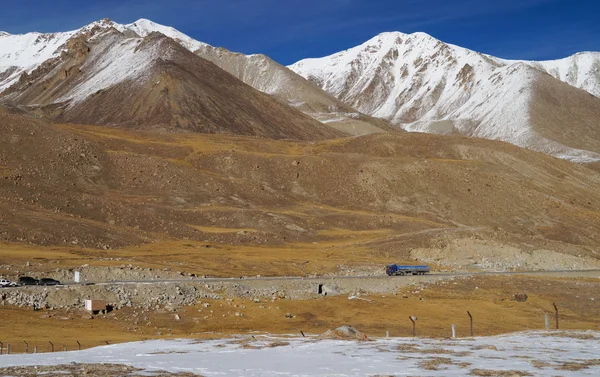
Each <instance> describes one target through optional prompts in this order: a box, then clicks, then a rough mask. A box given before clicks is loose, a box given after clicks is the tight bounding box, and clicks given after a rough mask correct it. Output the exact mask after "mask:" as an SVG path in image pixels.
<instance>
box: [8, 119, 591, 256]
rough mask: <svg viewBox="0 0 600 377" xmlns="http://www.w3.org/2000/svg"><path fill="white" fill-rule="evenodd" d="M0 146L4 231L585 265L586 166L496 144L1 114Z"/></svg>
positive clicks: (80, 241)
mask: <svg viewBox="0 0 600 377" xmlns="http://www.w3.org/2000/svg"><path fill="white" fill-rule="evenodd" d="M0 143H2V145H3V146H4V147H3V148H2V149H0V165H2V166H1V167H0V169H1V170H0V171H1V173H2V179H0V208H1V209H2V210H1V211H0V237H1V239H2V240H4V241H8V242H27V243H33V244H37V245H48V246H50V245H64V246H66V245H69V246H71V247H75V248H79V247H87V248H120V247H126V246H128V245H129V246H131V245H136V244H142V243H150V242H158V243H159V244H163V243H164V245H165V246H163V247H162V248H160V247H159V246H157V248H158V249H157V250H162V251H161V252H160V253H159V254H157V255H156V257H158V258H163V259H164V258H165V254H164V253H165V252H166V250H170V251H169V253H171V254H173V256H172V257H170V258H175V259H174V260H177V258H178V257H177V256H176V254H177V250H179V249H178V248H181V247H184V244H185V245H192V246H190V247H192V248H195V247H196V246H201V245H205V244H209V245H212V246H213V247H216V248H217V249H216V253H217V254H218V255H220V257H223V258H225V257H226V255H227V254H228V253H230V252H231V253H234V251H235V252H240V251H242V250H249V249H244V248H248V247H251V248H254V249H252V250H253V253H259V254H260V255H261V257H260V258H262V257H265V258H270V259H273V260H278V262H277V263H284V261H283V260H281V258H283V259H285V258H290V257H289V255H293V256H292V257H291V258H292V259H293V261H292V260H290V261H289V262H290V263H292V262H293V263H297V262H298V263H300V262H299V261H301V260H303V258H308V259H307V260H310V258H312V257H308V255H312V254H306V255H305V256H303V252H304V251H305V250H308V249H310V250H313V249H314V250H313V251H311V253H314V252H317V254H318V252H323V251H328V252H331V253H332V254H331V255H338V256H340V257H342V258H343V259H345V260H347V262H348V263H351V262H352V261H353V260H357V259H361V260H364V259H365V258H367V259H368V258H378V259H382V258H384V259H388V260H390V259H392V260H397V261H410V260H412V259H413V258H419V259H421V260H425V261H430V262H431V261H434V262H433V263H436V264H445V263H453V262H452V261H455V260H458V258H462V260H466V261H470V262H464V263H466V264H469V263H482V264H483V266H484V267H485V266H487V267H490V266H492V267H494V266H496V265H494V264H492V265H488V264H489V263H491V262H490V261H494V260H496V261H497V260H502V261H505V262H506V261H510V262H511V263H512V262H514V263H513V264H516V265H518V266H521V268H528V267H529V268H540V267H547V268H558V267H560V266H562V265H561V263H563V264H564V263H567V264H568V265H566V266H562V267H567V268H569V267H588V266H591V265H596V264H597V258H598V256H597V254H596V251H595V250H596V249H597V248H598V245H599V243H600V239H599V236H598V234H599V232H598V230H600V202H598V200H597V199H598V198H599V197H600V174H598V173H596V172H594V171H592V170H589V169H586V168H584V167H581V166H577V165H574V164H572V163H569V162H566V161H562V160H558V159H555V158H552V157H548V156H546V155H544V154H541V153H537V152H532V151H528V150H524V149H520V148H518V147H515V146H512V145H509V144H506V143H502V142H494V141H487V140H480V139H470V138H463V137H458V136H456V137H454V136H439V135H427V134H397V135H392V134H375V135H369V136H363V137H359V138H352V139H337V140H331V141H324V142H320V143H316V144H314V143H304V142H291V141H274V140H265V139H255V138H246V137H238V136H236V137H234V136H222V135H198V134H187V135H179V134H156V133H140V132H132V131H123V130H118V129H114V128H106V127H94V126H75V125H69V126H66V125H65V126H60V127H57V126H54V125H52V124H48V123H45V122H42V121H37V120H33V119H30V118H25V117H22V116H19V115H14V114H6V113H3V114H1V115H0ZM173 242H175V243H177V242H181V244H173ZM314 242H318V244H313V243H314ZM167 243H168V244H167ZM74 245H76V246H74ZM75 250H78V249H75ZM194 250H195V249H194ZM236 250H237V251H236ZM284 250H287V251H286V252H284ZM294 250H296V251H295V252H294ZM75 252H77V251H75ZM81 252H83V250H81ZM207 252H208V251H207ZM289 252H291V254H290V253H289ZM91 253H92V254H91V255H104V254H95V252H91ZM282 253H283V254H282ZM464 253H467V254H466V255H465V254H464ZM171 254H169V255H171ZM567 254H569V255H570V256H569V257H568V258H570V259H564V258H563V257H561V255H562V256H566V255H567ZM105 255H106V257H110V254H105ZM195 255H197V256H198V257H200V256H201V255H202V252H199V254H195ZM211 255H212V254H211ZM232 255H233V254H232ZM244 255H246V254H244ZM282 255H286V257H283V256H282ZM315 255H316V254H315ZM318 255H321V254H318ZM323 255H325V254H323ZM323 255H321V256H320V257H319V258H321V257H324V256H323ZM327 255H329V254H327ZM549 255H550V257H549ZM278 256H281V258H279V257H278ZM148 258H150V256H148ZM257 258H258V256H257ZM528 258H529V259H528ZM531 258H533V259H531ZM536 258H537V259H536ZM565 258H566V257H565ZM286 260H287V259H286ZM193 261H194V262H193V263H199V264H198V266H199V267H198V268H201V265H202V263H201V260H200V259H198V260H196V259H194V260H193ZM523 261H525V262H523ZM565 261H566V262H565ZM189 263H192V261H191V260H190V261H189ZM302 263H303V262H302ZM461 263H462V262H461ZM486 263H488V264H486ZM538 263H541V264H539V265H538Z"/></svg>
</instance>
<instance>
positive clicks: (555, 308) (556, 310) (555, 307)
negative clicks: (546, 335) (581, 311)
mask: <svg viewBox="0 0 600 377" xmlns="http://www.w3.org/2000/svg"><path fill="white" fill-rule="evenodd" d="M552 305H554V311H555V312H556V329H557V330H558V307H557V306H556V304H555V303H552Z"/></svg>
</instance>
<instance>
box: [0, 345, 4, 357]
mask: <svg viewBox="0 0 600 377" xmlns="http://www.w3.org/2000/svg"><path fill="white" fill-rule="evenodd" d="M2 347H4V343H2V342H0V355H2V351H4V350H3V349H2Z"/></svg>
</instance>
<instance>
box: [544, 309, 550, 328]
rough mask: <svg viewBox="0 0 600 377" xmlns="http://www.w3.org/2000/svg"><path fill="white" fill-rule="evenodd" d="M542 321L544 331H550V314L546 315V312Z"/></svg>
mask: <svg viewBox="0 0 600 377" xmlns="http://www.w3.org/2000/svg"><path fill="white" fill-rule="evenodd" d="M544 322H545V325H546V331H550V316H549V315H548V313H546V314H545V315H544Z"/></svg>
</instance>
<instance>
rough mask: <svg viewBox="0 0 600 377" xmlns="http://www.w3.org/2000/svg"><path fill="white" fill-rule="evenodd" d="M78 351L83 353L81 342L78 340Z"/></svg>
mask: <svg viewBox="0 0 600 377" xmlns="http://www.w3.org/2000/svg"><path fill="white" fill-rule="evenodd" d="M77 349H78V350H79V351H81V343H79V340H77Z"/></svg>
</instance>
